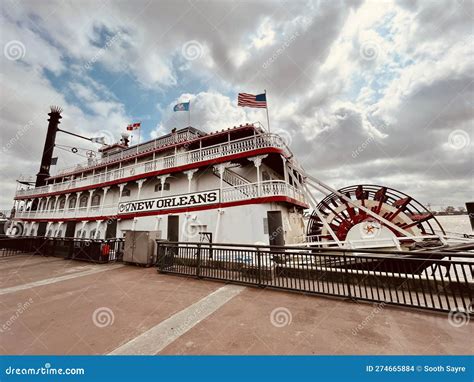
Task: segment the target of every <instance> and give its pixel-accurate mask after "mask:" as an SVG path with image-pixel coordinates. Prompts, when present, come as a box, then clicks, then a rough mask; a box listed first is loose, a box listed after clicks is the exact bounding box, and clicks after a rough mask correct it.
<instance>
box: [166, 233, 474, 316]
mask: <svg viewBox="0 0 474 382" xmlns="http://www.w3.org/2000/svg"><path fill="white" fill-rule="evenodd" d="M157 245H158V260H157V267H158V269H159V271H160V272H163V273H173V274H179V275H188V276H195V277H200V278H208V279H216V280H222V281H226V282H235V283H243V284H250V285H257V286H261V287H271V288H278V289H286V290H293V291H300V292H304V293H314V294H323V295H330V296H337V297H345V298H349V299H354V300H365V301H376V302H383V303H386V304H394V305H404V306H410V307H416V308H423V309H430V310H437V311H452V310H464V311H467V312H471V311H472V307H473V305H472V303H473V295H474V281H473V270H474V255H473V254H469V253H464V254H455V253H440V252H436V253H434V252H424V253H417V254H413V255H410V256H407V253H406V252H404V253H403V252H399V253H395V252H386V251H375V250H345V251H341V250H340V249H334V250H333V249H319V248H302V247H275V246H246V245H237V244H235V245H227V244H209V243H166V242H157ZM447 256H449V257H447Z"/></svg>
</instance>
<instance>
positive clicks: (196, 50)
mask: <svg viewBox="0 0 474 382" xmlns="http://www.w3.org/2000/svg"><path fill="white" fill-rule="evenodd" d="M1 10H2V12H1V20H0V22H1V24H0V25H1V26H0V32H1V33H0V42H1V45H2V47H3V55H2V56H1V61H0V62H1V88H0V89H1V90H0V91H1V101H2V102H1V112H0V120H1V121H0V123H1V131H2V134H1V138H2V142H1V147H2V159H1V168H0V171H1V179H2V186H3V187H2V189H3V192H2V193H1V195H0V208H2V209H8V208H10V207H11V206H12V197H13V194H14V190H15V179H17V178H18V176H19V175H20V174H22V175H23V176H30V175H34V174H36V172H37V171H38V168H39V161H40V158H41V151H42V148H43V142H44V136H45V132H46V127H47V121H46V119H47V112H48V111H49V106H50V105H60V106H61V107H63V108H64V112H63V117H64V118H63V120H62V124H61V127H63V128H65V129H69V130H73V131H75V132H78V133H82V134H86V135H88V136H96V135H104V136H105V137H106V139H107V140H109V141H114V140H116V139H117V138H118V136H119V135H120V132H123V131H124V129H125V126H126V125H127V124H128V123H130V122H135V121H141V122H142V126H143V129H142V133H141V135H142V140H144V139H150V138H152V137H156V136H159V135H161V134H164V133H167V132H169V130H171V129H172V128H173V127H183V126H184V125H185V124H186V117H185V114H186V113H173V112H172V106H173V105H174V104H175V103H176V102H177V101H187V100H191V108H192V111H191V124H192V125H194V126H195V127H198V128H200V129H202V130H205V131H214V130H217V129H222V128H227V127H231V126H234V125H238V124H241V123H245V122H254V121H261V122H262V123H266V116H265V112H264V111H263V110H260V109H254V110H251V109H244V108H238V107H237V100H236V98H237V93H238V92H248V93H260V92H262V91H263V90H264V89H266V90H267V94H268V102H269V112H270V122H271V128H272V130H273V131H275V132H278V133H279V134H281V135H282V136H283V137H284V139H285V140H286V141H287V142H288V143H289V144H290V146H291V148H292V150H293V151H294V152H295V153H296V155H297V157H298V159H299V160H300V162H301V163H302V165H303V167H304V168H305V169H306V170H307V171H309V172H310V173H311V174H313V175H314V176H317V177H318V178H320V179H322V180H323V181H326V182H328V183H329V184H331V185H333V186H334V187H337V188H340V187H343V186H347V185H352V184H359V183H372V184H383V185H387V186H389V187H393V188H396V189H399V190H401V191H404V192H406V193H408V194H410V195H412V196H413V197H415V198H417V199H418V200H420V201H421V202H422V203H425V204H426V203H431V204H432V205H434V206H440V205H442V206H446V205H448V204H451V205H454V206H456V207H458V206H462V205H463V204H464V202H465V201H467V200H468V199H474V197H473V195H474V192H473V190H474V184H473V168H474V166H473V164H474V163H473V159H474V158H473V153H474V150H473V145H474V140H473V139H474V137H473V106H474V94H473V91H474V85H473V79H474V68H473V63H474V57H473V37H474V30H473V25H474V3H473V2H472V1H469V0H450V1H441V0H440V1H431V0H425V1H417V0H412V1H375V0H369V1H344V2H339V1H332V0H327V1H316V0H313V1H302V0H294V1H269V0H263V1H262V0H260V1H230V0H220V1H217V0H205V1H196V0H187V1H176V0H175V1H167V0H165V1H157V0H151V1H149V0H147V1H140V0H139V1H113V0H106V1H101V0H94V1H86V0H80V1H64V0H63V1H48V0H42V1H32V0H30V1H21V0H2V2H1ZM57 142H58V143H59V144H61V145H64V146H68V145H74V146H78V147H79V148H80V149H81V150H80V151H79V154H81V155H84V154H85V152H86V151H85V150H87V149H95V150H96V149H97V148H98V147H97V146H95V147H94V146H93V145H92V144H88V143H87V142H86V141H77V140H74V139H72V138H69V137H68V136H65V135H64V134H63V135H58V139H57ZM84 142H85V143H84ZM57 154H58V156H59V163H58V168H61V167H66V166H69V165H72V164H74V163H76V162H77V161H83V160H84V158H82V157H80V156H77V155H72V154H71V153H68V152H67V151H65V150H59V149H58V150H57Z"/></svg>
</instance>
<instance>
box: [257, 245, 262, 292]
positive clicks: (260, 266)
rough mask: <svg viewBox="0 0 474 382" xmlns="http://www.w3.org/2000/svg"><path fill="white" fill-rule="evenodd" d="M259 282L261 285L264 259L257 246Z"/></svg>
mask: <svg viewBox="0 0 474 382" xmlns="http://www.w3.org/2000/svg"><path fill="white" fill-rule="evenodd" d="M256 253H257V284H258V286H259V287H261V286H262V259H261V257H260V249H259V248H257V251H256Z"/></svg>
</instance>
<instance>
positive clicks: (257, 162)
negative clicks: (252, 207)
mask: <svg viewBox="0 0 474 382" xmlns="http://www.w3.org/2000/svg"><path fill="white" fill-rule="evenodd" d="M267 156H268V155H259V156H256V157H253V158H248V159H249V160H251V161H252V162H253V164H254V165H255V167H256V168H257V195H258V196H261V194H262V183H261V181H260V166H261V165H262V160H263V159H265V158H266V157H267Z"/></svg>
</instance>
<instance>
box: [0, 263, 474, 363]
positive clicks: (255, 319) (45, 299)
mask: <svg viewBox="0 0 474 382" xmlns="http://www.w3.org/2000/svg"><path fill="white" fill-rule="evenodd" d="M0 299H1V306H2V309H1V313H0V322H1V326H0V339H1V340H0V353H2V354H109V353H114V354H124V353H125V354H470V353H471V352H472V348H471V345H470V342H469V341H468V340H467V339H468V338H471V337H472V335H473V334H474V326H473V325H472V323H464V324H463V325H453V324H452V322H451V321H450V320H449V318H448V316H447V315H446V314H436V313H429V312H426V311H424V312H418V311H415V310H413V309H411V310H407V309H402V308H395V307H391V306H388V305H385V306H381V305H380V304H368V303H355V302H349V301H346V300H342V299H334V298H325V297H318V296H305V295H302V294H296V293H290V292H283V291H274V290H264V289H259V288H252V287H245V286H240V285H228V284H222V283H217V282H213V281H207V280H197V279H192V278H186V277H178V276H173V275H166V274H159V273H157V272H156V269H155V268H143V267H135V266H125V265H122V264H90V263H84V262H78V261H72V260H64V259H61V258H55V257H43V256H31V255H28V254H21V255H14V256H9V257H4V258H0Z"/></svg>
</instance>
